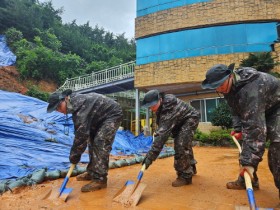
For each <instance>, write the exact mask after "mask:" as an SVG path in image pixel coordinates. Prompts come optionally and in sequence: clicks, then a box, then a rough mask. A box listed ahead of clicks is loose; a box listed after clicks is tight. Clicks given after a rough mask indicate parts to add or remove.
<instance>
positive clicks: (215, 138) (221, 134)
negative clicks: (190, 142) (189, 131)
mask: <svg viewBox="0 0 280 210" xmlns="http://www.w3.org/2000/svg"><path fill="white" fill-rule="evenodd" d="M230 131H231V130H228V129H219V130H211V131H210V133H209V134H207V133H203V132H201V131H200V130H199V129H197V130H196V132H195V135H194V139H195V140H196V141H199V142H201V143H202V144H210V145H213V146H230V145H234V142H233V140H232V138H231V136H230Z"/></svg>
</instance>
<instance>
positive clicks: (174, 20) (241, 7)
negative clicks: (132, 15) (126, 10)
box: [135, 0, 280, 39]
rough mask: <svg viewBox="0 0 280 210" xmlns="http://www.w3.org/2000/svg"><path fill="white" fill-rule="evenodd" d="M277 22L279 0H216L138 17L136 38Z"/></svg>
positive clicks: (279, 18) (278, 18)
mask: <svg viewBox="0 0 280 210" xmlns="http://www.w3.org/2000/svg"><path fill="white" fill-rule="evenodd" d="M138 1H141V0H138ZM151 1H153V0H151ZM275 20H280V1H279V0H269V1H268V0H213V1H210V2H202V3H196V4H190V5H185V6H181V7H176V8H171V9H167V10H162V11H159V12H156V13H152V14H149V15H146V16H141V17H137V18H136V21H135V38H136V39H138V38H142V37H145V36H150V35H153V34H158V33H162V32H168V31H178V30H182V29H185V28H201V27H209V26H211V25H224V24H225V23H227V24H228V23H240V22H260V21H266V22H273V21H275Z"/></svg>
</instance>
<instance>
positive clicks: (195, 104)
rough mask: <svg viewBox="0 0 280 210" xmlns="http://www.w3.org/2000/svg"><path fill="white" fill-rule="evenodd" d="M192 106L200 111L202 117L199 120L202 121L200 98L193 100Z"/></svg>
mask: <svg viewBox="0 0 280 210" xmlns="http://www.w3.org/2000/svg"><path fill="white" fill-rule="evenodd" d="M190 104H191V106H192V107H193V108H195V109H196V110H197V111H198V112H199V113H200V119H199V121H200V122H201V108H200V100H196V101H191V103H190Z"/></svg>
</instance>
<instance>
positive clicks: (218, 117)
mask: <svg viewBox="0 0 280 210" xmlns="http://www.w3.org/2000/svg"><path fill="white" fill-rule="evenodd" d="M211 122H212V125H215V126H222V128H223V129H225V128H226V129H229V128H231V127H232V117H231V113H230V108H229V106H228V104H227V103H226V102H221V103H219V104H218V106H217V108H216V109H215V110H214V111H213V118H212V121H211Z"/></svg>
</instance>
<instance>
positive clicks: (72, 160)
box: [69, 154, 81, 164]
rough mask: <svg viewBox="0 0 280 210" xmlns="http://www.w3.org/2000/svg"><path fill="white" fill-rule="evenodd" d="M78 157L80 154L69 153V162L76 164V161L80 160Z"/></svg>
mask: <svg viewBox="0 0 280 210" xmlns="http://www.w3.org/2000/svg"><path fill="white" fill-rule="evenodd" d="M80 159H81V155H76V154H75V155H71V154H70V155H69V161H70V163H72V164H77V163H79V162H80Z"/></svg>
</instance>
